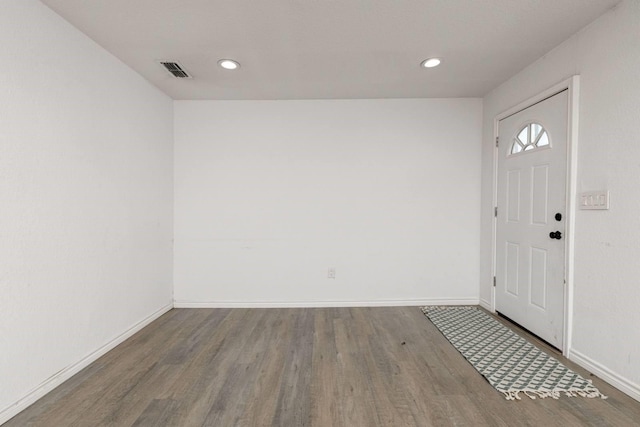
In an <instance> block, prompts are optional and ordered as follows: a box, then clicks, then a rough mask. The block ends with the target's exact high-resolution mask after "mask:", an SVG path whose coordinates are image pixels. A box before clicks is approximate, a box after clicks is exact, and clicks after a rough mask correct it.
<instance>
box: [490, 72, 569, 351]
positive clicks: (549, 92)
mask: <svg viewBox="0 0 640 427" xmlns="http://www.w3.org/2000/svg"><path fill="white" fill-rule="evenodd" d="M579 89H580V76H579V75H575V76H572V77H569V78H568V79H566V80H563V81H561V82H560V83H557V84H555V85H553V86H551V87H550V88H548V89H546V90H544V91H542V92H540V93H539V94H537V95H535V96H533V97H531V98H529V99H527V100H525V101H522V102H520V103H519V104H517V105H515V106H513V107H511V108H509V109H508V110H505V111H503V112H502V113H500V114H498V115H496V116H495V117H494V119H493V140H492V141H495V140H496V138H497V137H498V124H499V122H500V120H502V119H505V118H507V117H509V116H511V115H513V114H516V113H518V112H520V111H522V110H524V109H526V108H529V107H531V106H532V105H534V104H537V103H539V102H541V101H544V100H545V99H547V98H550V97H552V96H553V95H556V94H558V93H560V92H563V91H565V90H568V91H569V92H568V100H569V102H568V111H567V180H566V183H567V184H566V189H565V191H566V195H567V197H566V200H567V201H566V203H567V205H566V207H565V208H566V211H565V212H566V221H567V222H566V223H565V224H566V228H565V236H566V238H565V239H564V243H565V261H564V264H565V287H564V346H563V348H562V354H563V355H564V356H567V355H568V354H569V353H570V352H571V347H572V332H573V274H574V264H573V258H574V248H575V238H574V230H575V216H576V215H575V213H576V212H575V211H576V203H575V200H576V194H577V193H576V191H577V190H576V188H577V169H578V107H579ZM498 159H499V157H498V147H497V146H494V148H493V205H492V207H491V209H493V207H494V206H497V203H498ZM497 231H498V222H497V218H496V217H495V216H494V217H493V225H492V233H491V236H492V238H491V275H492V276H493V277H495V275H496V261H497V259H496V258H497V257H496V250H497V247H496V239H497ZM489 308H490V310H491V312H493V313H495V310H496V290H495V288H494V287H493V286H492V287H491V301H490V307H489Z"/></svg>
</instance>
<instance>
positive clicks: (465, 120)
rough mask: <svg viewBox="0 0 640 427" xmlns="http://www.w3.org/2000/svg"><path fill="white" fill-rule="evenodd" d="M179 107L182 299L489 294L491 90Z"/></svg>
mask: <svg viewBox="0 0 640 427" xmlns="http://www.w3.org/2000/svg"><path fill="white" fill-rule="evenodd" d="M174 110H175V124H174V130H175V165H174V168H175V225H174V229H175V268H174V283H175V285H174V286H175V299H176V302H177V304H178V305H180V306H198V305H240V306H247V305H252V304H257V305H287V304H291V305H300V304H303V305H340V304H345V305H354V304H410V303H415V304H418V303H420V302H425V301H439V302H469V303H473V302H476V303H477V301H478V272H479V263H478V258H479V255H478V247H479V239H480V229H479V224H480V221H479V217H478V212H479V206H480V197H479V191H480V138H481V131H480V129H481V120H482V119H481V117H482V116H481V115H482V112H481V101H480V100H479V99H449V100H437V99H432V100H352V101H344V100H331V101H317V100H316V101H177V102H176V103H175V104H174ZM329 267H335V269H336V278H335V279H328V278H327V275H328V274H327V273H328V268H329Z"/></svg>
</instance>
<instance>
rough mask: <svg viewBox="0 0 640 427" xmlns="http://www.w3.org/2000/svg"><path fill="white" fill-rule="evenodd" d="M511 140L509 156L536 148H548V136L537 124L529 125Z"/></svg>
mask: <svg viewBox="0 0 640 427" xmlns="http://www.w3.org/2000/svg"><path fill="white" fill-rule="evenodd" d="M516 135H517V136H516V137H515V138H513V144H512V145H511V151H510V153H509V154H518V153H522V152H523V151H533V150H535V149H537V148H541V147H548V146H549V135H548V134H547V131H546V130H545V128H543V127H542V125H541V124H539V123H529V124H528V125H526V126H525V127H523V128H522V129H520V132H518V133H517V134H516Z"/></svg>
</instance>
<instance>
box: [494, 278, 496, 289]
mask: <svg viewBox="0 0 640 427" xmlns="http://www.w3.org/2000/svg"><path fill="white" fill-rule="evenodd" d="M493 287H494V288H495V287H496V276H493Z"/></svg>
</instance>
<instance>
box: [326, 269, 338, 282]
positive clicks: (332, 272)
mask: <svg viewBox="0 0 640 427" xmlns="http://www.w3.org/2000/svg"><path fill="white" fill-rule="evenodd" d="M327 278H329V279H335V278H336V269H335V268H334V267H329V272H328V274H327Z"/></svg>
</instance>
